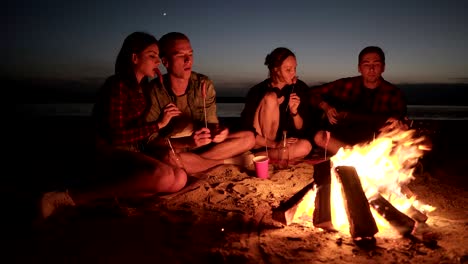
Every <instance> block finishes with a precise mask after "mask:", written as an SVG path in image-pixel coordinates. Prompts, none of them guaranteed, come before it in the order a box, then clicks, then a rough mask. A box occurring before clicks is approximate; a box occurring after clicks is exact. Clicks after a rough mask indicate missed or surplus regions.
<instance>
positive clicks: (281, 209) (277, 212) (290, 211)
mask: <svg viewBox="0 0 468 264" xmlns="http://www.w3.org/2000/svg"><path fill="white" fill-rule="evenodd" d="M314 186H315V183H314V182H311V183H309V184H308V185H306V186H305V187H304V188H302V190H300V191H299V192H297V193H296V194H294V195H293V196H292V197H291V198H289V199H288V200H287V201H286V202H284V203H283V202H282V203H281V204H280V206H278V207H277V208H276V209H274V210H273V212H272V218H273V219H274V220H276V221H278V222H281V223H282V224H284V225H289V224H291V223H292V221H293V219H294V215H295V214H296V210H297V207H298V206H299V204H300V203H301V201H302V200H303V199H304V196H305V195H306V194H307V193H308V192H309V191H310V190H311V189H313V187H314Z"/></svg>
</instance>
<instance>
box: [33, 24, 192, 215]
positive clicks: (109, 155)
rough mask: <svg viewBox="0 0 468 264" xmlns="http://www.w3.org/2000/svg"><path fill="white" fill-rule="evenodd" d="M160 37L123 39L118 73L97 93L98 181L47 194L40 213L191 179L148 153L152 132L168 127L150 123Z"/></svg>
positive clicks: (169, 188) (166, 188)
mask: <svg viewBox="0 0 468 264" xmlns="http://www.w3.org/2000/svg"><path fill="white" fill-rule="evenodd" d="M160 63H161V61H160V59H159V47H158V41H157V40H156V38H155V37H154V36H152V35H150V34H147V33H144V32H134V33H132V34H130V35H129V36H128V37H127V38H126V39H125V41H124V43H123V45H122V48H121V50H120V52H119V54H118V56H117V60H116V63H115V74H114V75H113V76H111V77H109V78H108V79H107V80H106V82H105V83H104V85H103V86H102V88H101V90H100V91H99V93H98V99H97V102H96V104H95V106H94V109H93V118H94V121H95V124H96V130H97V135H96V142H97V144H96V154H97V155H96V157H97V162H96V178H97V179H98V181H99V184H98V185H97V186H93V187H92V188H89V189H87V190H81V189H80V190H70V191H65V192H58V191H54V192H48V193H45V194H44V195H43V197H42V200H41V206H42V208H41V209H42V216H43V218H47V217H49V216H50V215H51V214H52V213H53V212H54V211H55V210H56V209H57V208H59V207H62V206H74V205H78V204H84V203H88V202H90V201H92V200H95V199H98V198H113V197H123V198H135V197H136V198H138V197H146V196H151V195H154V194H156V193H166V192H176V191H178V190H180V189H182V188H183V187H184V186H185V184H186V182H187V174H186V172H185V171H184V170H183V169H182V168H181V167H177V166H170V165H167V164H165V163H162V162H160V161H159V160H157V159H155V158H153V157H151V156H148V155H146V154H144V152H143V150H144V147H145V144H146V142H148V140H149V139H150V137H152V136H154V135H156V134H157V133H158V131H159V129H161V128H162V126H164V125H163V124H162V123H160V122H157V121H154V122H147V121H146V120H145V118H146V115H147V113H148V111H149V108H150V107H151V104H150V100H149V99H148V87H149V86H148V83H149V81H148V78H153V77H155V76H156V75H160V72H159V70H158V66H159V64H160Z"/></svg>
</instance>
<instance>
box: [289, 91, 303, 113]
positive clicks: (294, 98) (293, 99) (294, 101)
mask: <svg viewBox="0 0 468 264" xmlns="http://www.w3.org/2000/svg"><path fill="white" fill-rule="evenodd" d="M300 103H301V98H300V97H299V96H298V95H297V94H296V93H291V95H290V96H289V104H288V106H289V112H290V113H291V114H292V115H296V114H297V111H298V108H299V104H300Z"/></svg>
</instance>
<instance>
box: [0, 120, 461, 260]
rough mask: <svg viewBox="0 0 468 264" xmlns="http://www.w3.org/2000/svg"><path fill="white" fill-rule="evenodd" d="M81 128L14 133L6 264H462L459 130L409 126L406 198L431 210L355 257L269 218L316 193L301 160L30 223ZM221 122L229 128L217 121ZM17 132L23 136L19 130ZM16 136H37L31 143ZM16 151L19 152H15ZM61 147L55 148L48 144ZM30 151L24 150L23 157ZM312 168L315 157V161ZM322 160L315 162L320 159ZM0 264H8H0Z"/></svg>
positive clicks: (349, 243)
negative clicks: (421, 139) (411, 169)
mask: <svg viewBox="0 0 468 264" xmlns="http://www.w3.org/2000/svg"><path fill="white" fill-rule="evenodd" d="M87 122H89V120H87V119H86V118H72V119H71V118H48V119H44V118H41V119H31V120H30V119H28V120H27V122H25V123H26V124H27V126H24V124H25V123H24V122H23V123H22V124H18V126H20V127H22V129H21V130H18V131H17V133H15V136H16V139H17V140H16V141H15V142H19V143H17V144H15V147H13V149H12V151H11V152H10V153H11V155H12V156H13V157H14V159H15V160H16V161H18V160H21V161H23V162H24V165H22V166H18V165H14V167H15V168H16V169H15V170H14V174H9V175H5V176H4V177H5V179H6V184H5V185H4V187H3V190H4V195H5V196H4V197H5V198H4V199H2V202H3V203H4V204H5V206H4V207H3V208H4V212H5V214H4V215H5V217H4V219H6V220H7V225H4V232H3V233H4V235H2V238H1V239H2V240H3V242H4V243H3V245H6V246H5V247H4V248H3V249H4V252H5V253H6V254H3V257H2V258H4V259H5V260H7V259H8V260H10V261H8V262H15V263H290V262H291V263H322V262H328V263H466V262H467V261H468V246H466V245H467V240H468V239H467V238H466V234H467V227H468V211H467V206H468V201H467V200H468V195H467V191H468V189H467V188H466V182H467V180H466V179H467V176H468V175H467V173H466V170H465V169H464V163H466V160H467V157H468V155H467V153H466V149H467V142H466V141H458V140H457V139H460V138H463V137H465V135H466V132H467V131H466V128H463V127H464V126H463V125H464V124H463V122H466V121H463V122H459V121H450V122H443V121H437V122H435V121H431V122H422V121H421V122H418V124H416V126H417V127H418V129H419V130H420V131H423V133H427V134H428V135H430V137H431V139H432V142H433V151H431V152H429V153H427V155H425V156H424V157H423V158H422V159H421V167H420V169H419V171H418V173H417V174H416V175H415V180H413V181H412V182H411V183H410V185H409V187H410V189H411V190H412V191H413V192H414V193H415V194H416V196H417V197H418V200H420V201H422V202H424V203H426V204H429V205H432V206H434V207H436V208H437V209H436V210H435V211H433V212H431V213H429V214H428V216H429V219H428V221H427V222H426V223H425V224H420V225H418V227H417V229H416V232H415V233H414V236H411V237H385V236H379V234H377V236H376V245H377V246H376V247H375V248H371V249H369V248H362V247H358V246H357V245H356V244H355V243H354V242H353V240H352V238H351V236H350V235H349V233H348V232H324V231H322V230H321V229H317V228H314V227H312V226H311V224H310V223H309V224H307V220H305V222H303V223H293V224H291V225H287V226H286V225H283V224H282V223H280V222H278V221H276V220H274V219H273V218H272V211H273V210H274V209H275V208H277V207H278V206H279V205H280V203H281V202H284V201H286V200H288V199H289V198H290V197H292V196H293V195H294V194H296V193H297V192H298V191H300V190H301V189H302V188H304V187H305V186H306V185H308V184H309V183H311V182H313V178H314V165H313V163H312V162H310V161H308V160H306V161H303V162H298V163H297V164H294V165H291V166H290V167H289V168H288V169H286V170H276V169H275V168H274V167H273V166H272V165H270V168H269V172H270V178H269V179H265V180H264V179H259V178H256V177H255V173H254V171H253V168H248V169H243V168H239V167H237V166H233V165H223V166H218V167H216V168H213V169H211V170H209V171H207V172H205V173H203V174H201V175H197V176H199V177H200V179H198V180H196V179H192V180H191V181H190V183H189V184H188V185H187V186H186V188H184V189H183V190H182V191H180V192H178V193H175V194H170V195H161V196H154V197H151V198H148V199H144V200H114V199H110V200H103V201H97V202H96V203H94V204H92V205H89V206H87V207H81V208H72V209H69V210H65V211H63V212H60V213H58V214H57V215H55V216H53V217H52V218H51V219H49V220H48V221H46V222H44V223H36V222H34V221H33V220H34V219H35V216H36V214H37V210H36V207H35V205H36V204H35V201H37V198H38V197H39V196H40V193H41V192H43V191H48V190H53V189H56V188H59V187H60V186H63V185H64V184H69V183H72V182H74V179H76V178H77V177H78V178H79V177H80V175H81V174H83V173H85V172H86V168H85V167H83V166H80V162H81V160H83V159H84V160H85V159H86V157H83V155H85V154H84V153H85V150H86V149H87V148H88V147H90V145H89V144H87V142H86V141H83V138H86V137H87V136H90V135H89V131H88V130H87V129H86V128H85V127H86V126H85V124H86V123H87ZM225 122H228V123H229V122H231V121H230V120H225ZM21 125H23V126H24V127H23V126H21ZM25 127H34V128H35V129H36V130H35V131H36V132H35V133H33V135H30V133H29V132H28V130H27V129H25ZM18 139H22V140H18ZM57 142H61V143H57ZM28 147H29V148H28ZM315 158H317V157H315ZM319 158H320V157H319ZM5 263H7V262H5Z"/></svg>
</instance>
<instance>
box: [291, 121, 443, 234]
mask: <svg viewBox="0 0 468 264" xmlns="http://www.w3.org/2000/svg"><path fill="white" fill-rule="evenodd" d="M424 140H425V138H424V137H419V138H417V137H415V130H405V131H403V130H400V129H393V130H391V131H386V132H385V133H381V134H380V135H379V136H378V137H377V138H376V139H374V140H373V141H372V142H371V143H369V144H365V145H356V146H354V147H352V148H346V149H343V148H341V149H340V150H339V151H338V153H336V155H335V156H333V157H331V161H332V164H333V167H337V166H353V167H354V168H355V169H356V171H357V173H358V175H359V178H360V181H361V184H362V188H363V190H364V192H365V194H366V197H367V198H369V197H371V196H373V195H375V194H380V195H381V196H382V197H384V198H385V199H387V200H388V201H389V202H390V203H391V204H392V205H393V206H394V207H395V208H396V209H398V210H399V211H401V212H402V213H407V210H408V209H409V208H410V207H414V208H416V209H418V210H419V211H421V212H423V213H427V212H431V211H433V210H435V208H434V207H432V206H429V205H425V204H423V203H421V202H419V201H417V200H416V198H415V197H410V198H407V197H406V196H405V195H404V194H403V193H402V189H401V187H402V186H404V185H406V184H407V183H409V182H410V181H411V180H413V179H414V177H413V172H414V169H415V165H416V164H417V163H418V160H419V158H421V157H422V156H423V154H424V150H428V149H429V148H428V147H427V146H425V145H424ZM331 172H332V182H331V209H332V223H333V226H334V228H335V229H337V230H339V231H343V232H346V231H347V230H349V223H348V219H347V215H346V211H345V207H344V203H343V197H342V191H341V184H339V183H338V180H337V177H336V175H335V172H334V169H332V170H331ZM314 200H315V190H312V191H310V192H309V194H307V196H306V197H305V198H304V200H303V201H302V202H301V204H300V205H299V207H298V209H297V212H296V215H295V219H294V220H293V222H296V223H301V224H304V221H303V220H301V219H304V216H305V215H306V217H305V218H308V219H309V221H310V219H311V217H312V214H313V210H314ZM371 212H372V214H373V216H374V219H375V221H376V223H377V226H378V228H379V233H381V234H385V235H392V234H395V232H394V231H393V228H392V227H391V226H390V224H389V223H388V222H387V221H386V220H385V219H384V218H383V217H382V216H381V215H380V214H378V213H377V212H376V211H375V210H373V209H372V207H371Z"/></svg>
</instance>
